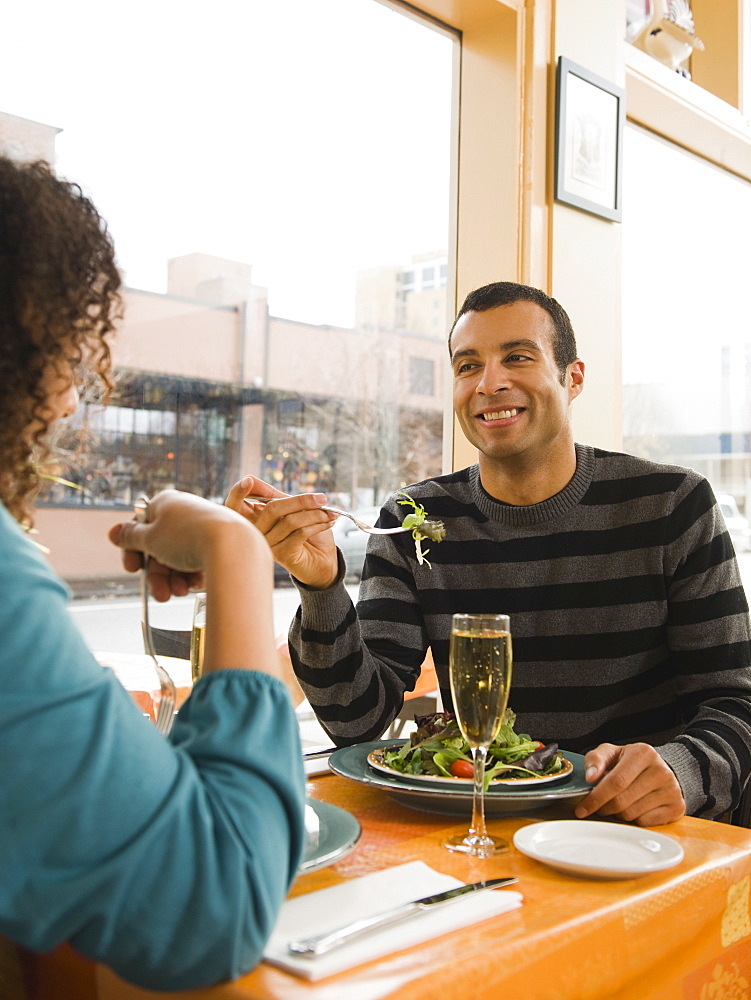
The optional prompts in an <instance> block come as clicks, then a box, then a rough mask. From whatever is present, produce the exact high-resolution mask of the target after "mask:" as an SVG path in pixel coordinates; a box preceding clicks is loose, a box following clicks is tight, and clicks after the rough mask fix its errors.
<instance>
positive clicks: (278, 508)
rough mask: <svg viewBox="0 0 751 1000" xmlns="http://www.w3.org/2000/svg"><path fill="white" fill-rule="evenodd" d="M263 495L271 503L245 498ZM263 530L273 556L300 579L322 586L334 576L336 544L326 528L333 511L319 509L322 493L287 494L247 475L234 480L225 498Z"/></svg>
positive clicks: (336, 565)
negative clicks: (249, 501)
mask: <svg viewBox="0 0 751 1000" xmlns="http://www.w3.org/2000/svg"><path fill="white" fill-rule="evenodd" d="M249 496H262V497H270V498H272V502H271V503H265V504H260V503H258V504H253V505H249V504H248V503H246V502H245V498H246V497H249ZM225 503H226V505H227V507H230V508H231V509H232V510H234V511H237V513H238V514H241V515H242V516H243V517H244V518H246V519H247V520H248V521H250V522H251V523H252V524H253V525H255V527H256V528H257V529H258V530H259V531H260V532H261V533H262V534H263V536H264V538H265V539H266V541H267V542H268V544H269V547H270V549H271V554H272V555H273V557H274V559H276V561H277V562H278V563H279V565H280V566H283V567H284V568H285V569H286V570H287V572H289V573H291V574H292V575H293V576H294V577H295V578H296V579H297V580H299V581H300V583H304V584H305V585H306V586H308V587H315V588H317V589H319V590H324V589H326V588H327V587H330V586H331V585H332V584H333V583H334V581H335V580H336V577H337V574H338V571H339V566H338V561H337V554H336V544H335V542H334V538H333V535H332V534H331V532H330V531H329V530H328V529H329V528H330V527H331V525H332V524H333V522H334V521H335V520H336V514H332V513H331V512H330V511H326V510H321V506H322V505H323V504H325V503H326V496H325V494H323V493H302V494H300V495H299V496H293V497H291V496H287V495H286V494H284V493H280V492H279V490H276V489H274V487H273V486H270V485H269V484H268V483H265V482H264V481H263V480H262V479H255V478H254V477H253V476H246V477H245V478H244V479H241V480H240V482H239V483H235V485H234V486H233V487H232V489H231V490H230V491H229V495H228V496H227V499H226V501H225Z"/></svg>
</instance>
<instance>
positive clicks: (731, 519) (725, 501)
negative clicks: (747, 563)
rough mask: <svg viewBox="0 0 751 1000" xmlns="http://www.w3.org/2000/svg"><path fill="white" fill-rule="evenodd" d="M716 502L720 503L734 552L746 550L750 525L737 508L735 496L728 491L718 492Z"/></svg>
mask: <svg viewBox="0 0 751 1000" xmlns="http://www.w3.org/2000/svg"><path fill="white" fill-rule="evenodd" d="M717 503H718V504H719V505H720V510H721V511H722V516H723V517H724V518H725V524H727V526H728V531H729V532H730V538H731V539H732V542H733V547H734V548H735V551H736V552H748V550H749V548H751V526H749V523H748V520H747V519H746V518H745V517H744V516H743V515H742V514H741V512H740V511H739V510H738V504H737V503H736V502H735V497H734V496H731V495H730V494H729V493H718V495H717Z"/></svg>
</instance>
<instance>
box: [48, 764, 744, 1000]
mask: <svg viewBox="0 0 751 1000" xmlns="http://www.w3.org/2000/svg"><path fill="white" fill-rule="evenodd" d="M309 794H310V795H311V796H312V797H314V798H318V799H322V800H324V801H326V802H330V803H333V804H334V805H338V806H341V807H343V808H345V809H348V810H349V811H350V812H351V813H353V814H354V815H355V816H357V818H358V819H359V821H360V823H361V825H362V827H363V833H362V837H361V840H360V842H359V844H358V846H357V847H356V848H355V850H354V851H353V852H352V853H351V854H350V855H348V856H347V857H345V858H343V859H342V860H341V861H339V862H338V863H337V864H335V865H333V866H331V867H329V868H326V869H322V870H320V871H318V872H314V873H312V874H310V875H306V876H303V877H301V878H299V879H298V880H297V882H296V883H295V885H294V886H293V889H292V895H297V894H298V893H304V892H310V891H312V890H314V889H319V888H323V887H325V886H328V885H332V884H335V883H337V882H340V881H342V880H344V879H348V878H354V877H356V876H359V875H365V874H367V873H369V872H373V871H377V870H379V869H382V868H385V867H389V866H392V865H397V864H401V863H403V862H406V861H412V860H416V859H419V860H423V861H425V862H426V863H427V864H429V865H431V866H432V867H433V868H435V869H437V870H438V871H442V872H445V873H447V874H450V875H454V876H456V877H457V878H460V879H462V880H463V881H467V882H470V881H475V880H477V879H480V878H487V877H493V876H497V875H505V874H513V875H517V876H518V878H519V885H518V886H515V888H518V889H519V890H520V891H521V892H522V893H523V894H524V900H525V901H524V904H523V906H522V907H521V909H518V910H515V911H513V912H511V913H507V914H504V915H502V916H500V917H495V918H493V919H491V920H487V921H484V922H483V923H480V924H474V925H472V926H471V927H468V928H467V929H466V930H465V931H462V932H459V933H454V934H452V935H450V936H444V937H441V938H436V939H434V940H433V941H431V942H428V943H426V944H424V945H421V946H420V947H415V948H412V949H410V950H408V951H404V952H400V953H396V954H393V955H390V956H387V957H386V958H383V959H380V960H377V961H374V962H370V963H368V964H367V965H364V966H360V967H359V968H358V969H356V970H352V971H350V972H346V973H341V974H339V975H337V976H334V977H331V978H330V979H326V980H321V981H319V982H318V983H313V984H311V983H308V982H305V981H303V980H300V979H297V978H295V977H293V976H291V975H289V974H287V973H285V972H282V971H280V970H278V969H274V968H272V967H271V966H267V965H265V964H262V965H260V966H259V967H258V968H257V969H255V970H254V971H253V972H251V973H249V974H248V975H247V976H244V977H243V978H241V979H239V980H237V981H236V982H234V983H228V984H223V985H220V986H216V987H213V988H211V989H202V990H189V991H186V992H180V993H155V992H151V991H148V990H140V989H136V988H134V987H132V986H129V985H128V984H126V983H123V982H122V980H120V979H118V978H117V977H116V976H114V975H113V974H112V973H111V972H109V971H108V970H107V969H105V968H103V967H100V966H98V967H96V968H95V969H94V967H93V966H91V967H90V983H89V987H88V990H84V987H83V985H82V980H80V982H79V986H78V992H77V993H76V994H70V996H71V1000H73V997H75V1000H94V998H96V1000H146V998H150V1000H158V998H162V1000H168V998H172V1000H177V998H181V1000H251V998H252V1000H386V998H388V1000H435V998H436V997H449V998H450V997H457V998H459V1000H464V998H465V997H469V998H472V1000H501V998H503V1000H517V998H518V1000H593V998H597V1000H604V998H610V1000H679V998H680V1000H720V998H722V1000H726V998H727V1000H730V998H732V1000H746V998H748V997H751V915H750V913H749V889H750V887H751V831H748V830H744V829H740V828H738V827H732V826H728V825H726V824H721V823H711V822H708V821H704V820H698V819H691V818H687V819H683V820H680V821H679V822H677V823H674V824H671V825H670V826H667V827H661V828H659V829H660V830H661V831H662V832H663V833H667V834H669V835H670V836H672V837H675V838H676V839H677V840H678V841H679V842H680V843H681V845H682V846H683V848H684V851H685V859H684V860H683V861H682V862H681V863H680V865H678V866H677V867H676V868H673V869H671V870H669V871H666V872H662V873H658V874H654V875H649V876H644V877H641V878H636V879H632V880H628V881H597V880H591V879H584V878H579V877H576V876H572V875H566V874H563V873H560V872H556V871H554V870H553V869H550V868H548V867H546V866H544V865H541V864H539V863H537V862H535V861H533V860H531V859H529V858H526V857H525V856H523V855H521V854H519V853H518V852H517V851H516V850H514V849H512V850H511V851H510V852H509V854H508V855H505V856H502V857H500V858H496V859H492V860H487V861H475V860H472V859H469V858H465V857H462V856H461V855H455V854H450V853H449V852H448V851H446V850H445V849H444V848H443V847H441V840H442V839H443V838H444V836H446V834H447V833H448V832H449V831H451V832H454V831H455V832H460V831H463V830H464V829H465V828H466V823H465V821H464V819H462V818H461V817H446V816H437V815H431V814H427V813H421V812H416V811H414V810H412V809H409V808H407V807H405V806H404V805H402V804H401V803H398V802H397V801H395V800H393V799H391V798H390V797H388V796H387V795H386V794H385V793H383V792H381V791H379V790H378V789H374V788H369V787H366V786H364V785H360V784H359V783H356V782H354V781H350V780H348V779H346V778H342V777H339V776H336V775H333V774H332V775H325V776H322V777H320V778H316V779H314V780H313V781H312V782H311V783H310V785H309ZM566 817H570V811H568V810H567V809H564V808H563V807H554V808H553V809H552V810H551V809H546V810H544V811H539V812H534V813H530V814H529V815H528V816H526V817H507V818H501V819H491V820H489V822H488V826H489V828H490V829H491V831H492V832H494V833H497V834H500V835H501V836H504V837H506V838H510V837H511V836H512V835H513V833H514V831H515V830H516V829H517V828H518V827H520V826H522V825H523V824H526V823H531V822H537V821H539V820H542V819H551V818H566ZM61 955H62V957H63V958H64V959H66V960H67V961H68V974H70V960H71V955H70V952H69V951H66V950H65V949H64V950H63V951H62V952H61ZM52 960H53V959H50V960H48V961H52ZM79 975H80V969H79ZM94 983H95V985H94ZM89 990H90V992H89ZM53 998H54V1000H67V995H66V994H65V992H64V991H63V992H60V991H58V992H56V993H49V994H44V993H38V994H36V995H35V997H34V1000H53Z"/></svg>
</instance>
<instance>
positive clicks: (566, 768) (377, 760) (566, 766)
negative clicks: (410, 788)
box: [368, 743, 574, 788]
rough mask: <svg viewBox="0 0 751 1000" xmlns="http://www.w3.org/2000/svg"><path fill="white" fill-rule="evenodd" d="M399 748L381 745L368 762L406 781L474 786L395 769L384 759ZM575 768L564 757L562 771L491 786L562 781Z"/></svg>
mask: <svg viewBox="0 0 751 1000" xmlns="http://www.w3.org/2000/svg"><path fill="white" fill-rule="evenodd" d="M394 749H397V748H395V747H394V744H393V743H392V744H390V746H386V747H379V748H378V749H377V750H371V752H370V753H369V754H368V763H369V764H370V766H371V767H373V768H375V770H376V771H381V772H382V773H383V774H396V775H398V776H399V777H401V778H403V779H404V780H405V781H409V782H415V783H416V784H418V785H436V786H437V787H439V788H440V787H441V786H442V785H443V786H445V785H446V784H448V785H449V786H450V787H452V788H461V787H466V788H472V786H473V784H474V781H473V779H472V778H446V777H444V775H442V774H406V773H402V772H400V771H395V770H394V768H393V767H391V766H390V765H389V764H387V763H386V761H385V759H384V754H385V753H386V751H387V750H394ZM573 770H574V765H573V764H572V763H571V761H570V760H566V759H565V758H564V759H563V767H562V768H561V770H560V771H556V772H555V774H541V775H538V776H537V777H533V776H532V775H528V776H527V777H525V778H493V779H492V781H491V782H490V785H489V786H488V787H489V788H498V787H499V786H500V785H504V786H507V787H508V788H520V787H521V786H522V785H543V784H548V783H550V782H551V781H561V780H562V779H563V778H567V777H568V776H569V775H570V774H571V773H572V771H573Z"/></svg>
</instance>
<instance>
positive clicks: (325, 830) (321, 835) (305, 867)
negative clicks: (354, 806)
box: [297, 799, 362, 875]
mask: <svg viewBox="0 0 751 1000" xmlns="http://www.w3.org/2000/svg"><path fill="white" fill-rule="evenodd" d="M306 805H307V806H309V807H310V809H311V810H312V812H313V813H314V814H315V815H314V816H308V815H306V818H305V825H306V828H307V843H306V846H305V851H304V853H303V859H302V861H301V862H300V867H299V868H298V869H297V872H298V874H299V875H307V874H308V872H314V871H317V870H318V869H319V868H325V867H326V866H327V865H333V864H334V862H335V861H338V860H339V859H340V858H343V857H345V856H346V855H347V854H349V852H350V851H352V850H354V848H355V846H356V844H357V841H358V840H359V839H360V833H361V832H362V831H361V828H360V824H359V823H358V822H357V820H356V819H355V817H354V816H353V815H352V814H351V813H348V812H347V810H346V809H340V808H339V806H332V805H331V803H329V802H319V801H318V799H307V800H306Z"/></svg>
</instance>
